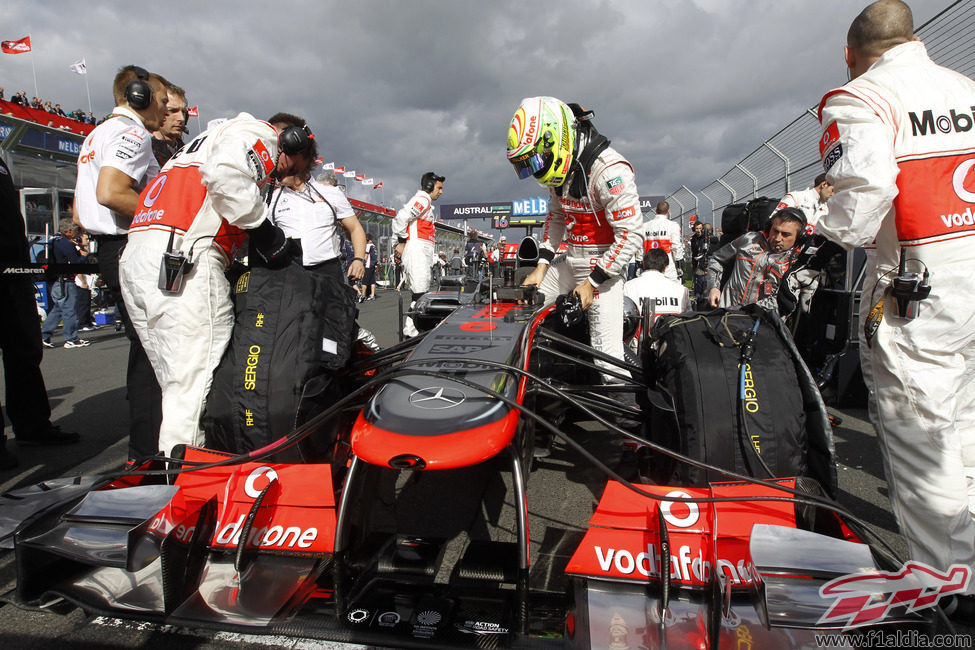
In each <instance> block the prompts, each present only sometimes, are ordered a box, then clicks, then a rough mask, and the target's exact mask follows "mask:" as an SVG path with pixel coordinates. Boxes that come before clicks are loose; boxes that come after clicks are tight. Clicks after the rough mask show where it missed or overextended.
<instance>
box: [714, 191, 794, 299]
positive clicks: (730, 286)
mask: <svg viewBox="0 0 975 650" xmlns="http://www.w3.org/2000/svg"><path fill="white" fill-rule="evenodd" d="M805 229H806V217H805V215H804V214H803V213H802V210H800V209H799V208H784V209H782V210H779V211H778V212H776V213H775V214H773V215H772V218H771V219H770V220H769V225H768V232H760V231H749V232H746V233H745V234H744V235H741V236H740V237H737V238H736V239H733V240H732V241H730V242H728V243H727V244H725V245H724V246H722V247H721V248H719V249H718V250H716V251H714V253H712V254H711V257H710V258H709V260H708V274H707V278H708V287H709V289H708V304H709V305H710V306H711V307H737V306H740V305H751V304H758V305H760V306H762V307H764V308H765V309H768V310H779V300H778V299H779V284H780V283H781V281H782V278H784V277H786V275H787V274H788V272H789V270H790V269H791V268H792V265H793V263H794V262H795V261H796V259H797V258H798V256H799V251H800V248H801V246H802V243H803V241H802V240H803V237H804V235H803V233H804V232H805ZM726 272H727V280H725V282H724V286H722V284H721V282H722V279H723V278H724V277H725V275H726ZM792 306H794V305H792ZM790 311H791V310H790ZM787 315H788V314H787V313H783V314H782V316H783V317H784V316H787Z"/></svg>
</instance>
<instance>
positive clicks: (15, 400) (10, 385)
mask: <svg viewBox="0 0 975 650" xmlns="http://www.w3.org/2000/svg"><path fill="white" fill-rule="evenodd" d="M0 305H3V306H4V317H3V318H0V349H2V350H3V377H4V381H5V383H6V397H5V399H6V403H7V418H8V419H9V420H10V425H11V426H12V427H13V430H14V436H15V437H16V436H31V435H34V434H35V433H36V432H38V431H41V430H43V429H44V428H46V427H47V426H48V423H49V421H50V417H51V406H50V404H49V403H48V401H47V388H46V387H45V386H44V377H43V375H41V357H42V356H43V354H44V348H42V347H41V321H40V318H39V317H38V315H37V301H36V300H35V299H34V283H33V282H31V280H30V278H18V277H11V276H5V277H0ZM3 439H4V435H3V408H2V407H0V442H2V441H3Z"/></svg>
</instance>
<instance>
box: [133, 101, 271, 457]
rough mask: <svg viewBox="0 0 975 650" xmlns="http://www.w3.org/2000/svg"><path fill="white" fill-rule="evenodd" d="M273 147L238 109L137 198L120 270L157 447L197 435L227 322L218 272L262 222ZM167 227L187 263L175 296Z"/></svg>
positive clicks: (226, 290)
mask: <svg viewBox="0 0 975 650" xmlns="http://www.w3.org/2000/svg"><path fill="white" fill-rule="evenodd" d="M277 155H278V136H277V132H276V131H275V130H274V127H272V126H271V125H270V124H267V123H266V122H261V121H259V120H256V119H254V118H253V117H251V116H250V115H248V114H247V113H241V114H240V115H238V116H237V117H236V118H234V119H232V120H227V121H226V122H223V123H221V124H220V125H218V126H216V127H214V128H213V129H210V130H208V131H205V132H203V133H201V134H200V135H198V136H197V137H196V138H194V139H193V140H192V141H191V142H190V143H189V144H187V145H186V147H184V148H183V149H181V150H180V151H179V153H177V154H176V156H174V157H173V158H171V159H170V160H169V162H167V163H166V165H165V167H163V169H162V171H161V172H160V173H159V175H158V176H156V178H155V179H154V180H153V181H151V182H150V183H149V184H148V185H147V186H146V188H145V190H143V192H142V194H141V195H140V196H139V205H138V207H137V208H136V213H135V216H134V217H133V218H132V225H131V226H130V227H129V241H128V244H127V245H126V247H125V251H124V252H123V254H122V258H121V261H120V263H119V273H120V276H121V282H122V294H123V296H124V297H125V304H126V305H127V306H128V309H129V315H130V316H131V318H132V324H133V326H134V327H135V330H136V332H137V333H138V335H139V339H140V340H141V341H142V345H143V346H144V347H145V349H146V354H147V355H148V356H149V362H150V363H151V364H152V367H153V370H155V372H156V378H157V379H158V380H159V385H160V387H161V388H162V412H163V420H162V426H161V427H160V429H159V448H160V449H161V450H163V452H166V453H168V452H169V451H170V450H171V449H172V448H173V446H174V445H177V444H180V443H182V444H202V442H203V437H202V432H201V430H200V414H201V413H202V410H203V404H204V401H205V400H206V396H207V393H208V392H209V391H210V383H211V381H212V378H213V371H214V369H215V368H216V367H217V364H218V363H219V361H220V357H221V356H223V352H224V350H225V349H226V347H227V345H228V343H229V342H230V334H231V332H232V330H233V326H234V311H233V306H232V304H231V301H230V285H229V284H228V282H227V278H226V276H225V275H224V271H225V270H226V269H227V267H228V266H229V264H230V262H231V261H232V260H233V258H234V256H235V255H236V253H237V251H238V249H239V248H240V246H241V245H242V244H243V242H244V240H245V239H246V233H245V232H244V231H243V230H242V228H246V229H250V228H254V227H256V226H258V225H259V224H260V223H261V222H262V221H263V220H264V200H263V197H262V195H261V188H262V186H263V185H264V184H265V183H266V181H267V179H268V176H269V175H270V173H271V171H272V170H273V169H274V165H275V162H276V160H277ZM171 235H172V236H173V240H172V241H173V243H172V249H173V250H179V251H182V252H183V253H184V254H185V255H186V256H187V257H190V258H191V259H192V261H193V263H194V264H193V267H192V269H190V270H189V271H188V272H187V273H186V275H185V277H184V278H183V288H182V291H181V292H180V293H178V294H172V293H165V292H163V291H162V290H160V289H159V287H158V281H159V268H160V263H161V261H162V257H163V253H164V252H165V251H166V250H167V248H168V247H169V245H170V236H171Z"/></svg>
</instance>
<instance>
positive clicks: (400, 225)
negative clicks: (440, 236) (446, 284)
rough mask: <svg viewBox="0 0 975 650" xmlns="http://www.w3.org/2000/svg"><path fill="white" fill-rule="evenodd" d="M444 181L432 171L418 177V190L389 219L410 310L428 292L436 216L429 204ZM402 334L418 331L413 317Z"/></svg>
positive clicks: (416, 332) (439, 194)
mask: <svg viewBox="0 0 975 650" xmlns="http://www.w3.org/2000/svg"><path fill="white" fill-rule="evenodd" d="M445 180H447V179H446V178H445V177H443V176H438V175H437V174H435V173H434V172H427V173H426V174H424V175H423V176H422V177H421V178H420V189H419V191H417V193H416V194H414V195H413V197H412V198H411V199H410V200H409V201H407V202H406V204H405V205H404V206H403V207H402V208H400V209H399V212H397V213H396V218H395V219H393V234H394V235H395V236H396V241H397V244H396V249H395V254H396V258H397V259H402V261H403V271H404V272H405V273H406V280H407V282H409V284H410V291H412V292H413V296H412V302H410V309H413V306H414V305H415V304H416V300H417V299H418V298H419V297H420V296H421V295H423V294H424V293H426V292H427V291H429V290H430V276H431V273H430V267H431V266H432V265H433V262H434V255H435V254H436V245H435V244H436V228H435V226H434V221H435V220H436V215H435V214H434V211H433V202H434V201H436V200H437V199H439V198H440V196H441V195H442V194H443V184H444V181H445ZM403 334H404V335H406V336H416V335H417V334H419V332H418V331H417V329H416V325H414V324H413V318H412V317H410V316H407V317H406V323H405V324H404V325H403Z"/></svg>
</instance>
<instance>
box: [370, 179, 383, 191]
mask: <svg viewBox="0 0 975 650" xmlns="http://www.w3.org/2000/svg"><path fill="white" fill-rule="evenodd" d="M382 186H383V182H382V181H379V182H378V183H376V184H375V185H373V186H372V189H374V190H378V189H379V188H380V187H382Z"/></svg>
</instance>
